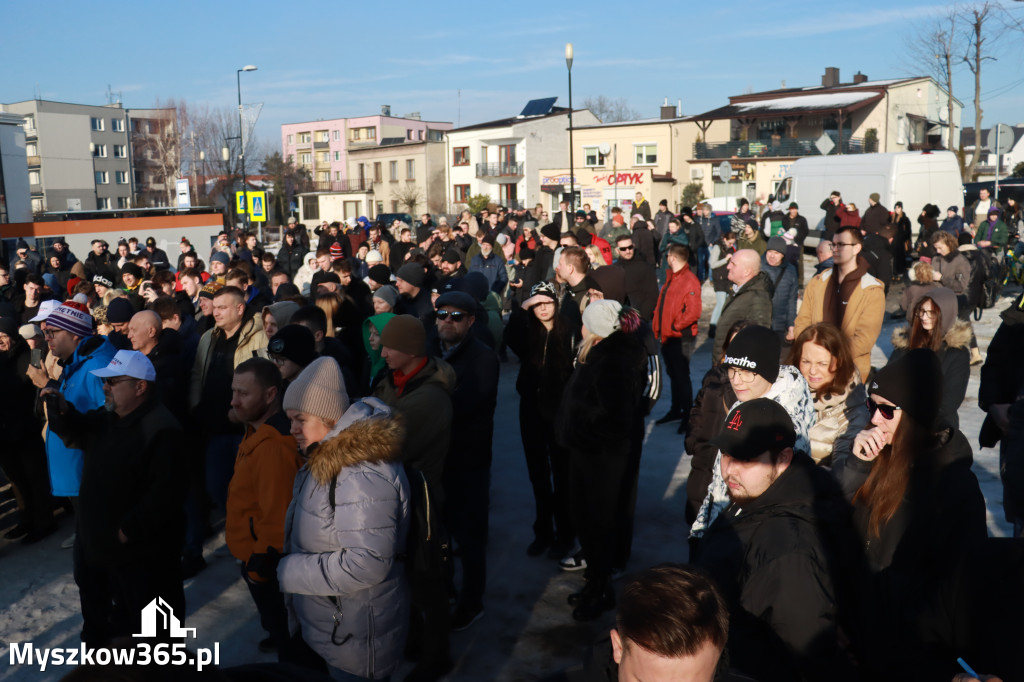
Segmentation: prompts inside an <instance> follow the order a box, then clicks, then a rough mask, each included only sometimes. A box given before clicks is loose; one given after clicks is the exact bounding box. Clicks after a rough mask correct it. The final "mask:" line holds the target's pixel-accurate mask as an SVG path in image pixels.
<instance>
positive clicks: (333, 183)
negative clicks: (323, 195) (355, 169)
mask: <svg viewBox="0 0 1024 682" xmlns="http://www.w3.org/2000/svg"><path fill="white" fill-rule="evenodd" d="M372 190H373V181H372V180H359V179H355V180H308V181H306V182H304V183H302V184H301V185H299V188H298V191H299V192H370V191H372Z"/></svg>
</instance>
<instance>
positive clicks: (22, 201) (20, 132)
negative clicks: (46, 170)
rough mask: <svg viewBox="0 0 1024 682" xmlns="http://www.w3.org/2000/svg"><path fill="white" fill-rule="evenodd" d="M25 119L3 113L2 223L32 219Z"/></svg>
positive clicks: (0, 154)
mask: <svg viewBox="0 0 1024 682" xmlns="http://www.w3.org/2000/svg"><path fill="white" fill-rule="evenodd" d="M22 123H23V119H22V118H21V116H18V115H16V114H5V113H0V223H25V222H29V221H30V220H32V201H31V199H30V196H29V187H28V164H27V163H26V158H25V129H24V127H23V126H22Z"/></svg>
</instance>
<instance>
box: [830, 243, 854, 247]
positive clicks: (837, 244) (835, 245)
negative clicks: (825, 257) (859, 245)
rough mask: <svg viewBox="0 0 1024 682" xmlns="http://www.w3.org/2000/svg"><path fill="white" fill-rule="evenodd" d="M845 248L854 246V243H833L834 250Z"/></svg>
mask: <svg viewBox="0 0 1024 682" xmlns="http://www.w3.org/2000/svg"><path fill="white" fill-rule="evenodd" d="M844 246H853V242H832V248H833V249H841V248H843V247H844Z"/></svg>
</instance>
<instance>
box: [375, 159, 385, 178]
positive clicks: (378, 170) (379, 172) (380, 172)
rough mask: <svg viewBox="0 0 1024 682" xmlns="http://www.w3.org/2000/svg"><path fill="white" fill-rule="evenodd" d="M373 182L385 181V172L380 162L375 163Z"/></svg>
mask: <svg viewBox="0 0 1024 682" xmlns="http://www.w3.org/2000/svg"><path fill="white" fill-rule="evenodd" d="M373 181H374V182H383V181H384V171H383V169H382V167H381V162H380V161H374V163H373Z"/></svg>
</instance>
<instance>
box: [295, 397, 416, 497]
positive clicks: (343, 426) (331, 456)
mask: <svg viewBox="0 0 1024 682" xmlns="http://www.w3.org/2000/svg"><path fill="white" fill-rule="evenodd" d="M404 434H405V429H404V428H403V426H402V423H401V421H400V419H399V418H397V417H395V416H392V413H391V408H389V407H388V406H387V405H385V404H384V403H383V402H382V401H380V400H378V399H377V398H364V399H363V400H360V401H358V402H355V403H353V404H352V405H350V406H349V408H348V409H347V410H345V414H343V415H342V416H341V419H340V420H339V421H338V423H337V424H335V426H334V428H333V429H331V431H330V433H328V434H327V436H325V437H324V439H323V440H322V441H320V443H319V444H317V446H316V447H315V448H313V451H312V453H310V455H309V461H308V462H307V466H308V467H309V472H310V474H312V476H313V479H314V480H315V481H316V482H317V483H318V484H320V485H327V484H329V483H330V482H331V480H333V479H334V478H335V477H336V476H337V475H338V474H339V473H341V470H342V469H344V468H345V467H349V466H354V465H356V464H360V463H362V462H368V463H371V464H373V463H376V462H388V461H392V460H395V459H397V458H398V454H399V448H400V446H401V444H402V438H403V437H404Z"/></svg>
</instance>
